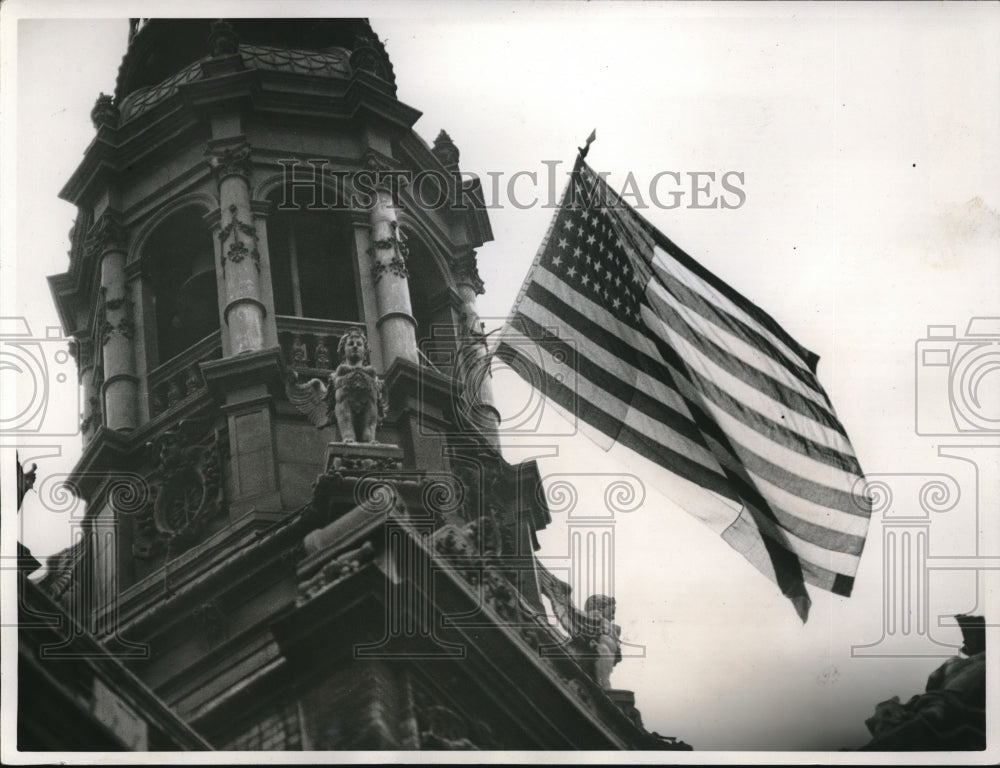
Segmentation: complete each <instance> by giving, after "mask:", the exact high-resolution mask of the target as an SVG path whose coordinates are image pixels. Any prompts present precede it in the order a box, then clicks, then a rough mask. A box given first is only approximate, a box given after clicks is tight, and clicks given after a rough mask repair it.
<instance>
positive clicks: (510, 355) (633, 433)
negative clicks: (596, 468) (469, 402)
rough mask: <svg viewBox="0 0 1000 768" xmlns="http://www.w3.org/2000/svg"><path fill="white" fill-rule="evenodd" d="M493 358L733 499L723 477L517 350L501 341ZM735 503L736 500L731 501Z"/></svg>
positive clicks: (627, 442) (612, 433) (604, 428)
mask: <svg viewBox="0 0 1000 768" xmlns="http://www.w3.org/2000/svg"><path fill="white" fill-rule="evenodd" d="M496 356H497V357H499V358H500V359H501V360H503V361H504V362H505V363H507V364H508V365H510V366H511V368H512V369H513V370H515V371H519V368H520V367H521V366H525V367H527V368H528V369H530V374H531V378H527V377H525V378H526V379H527V380H528V381H544V387H545V389H544V394H545V396H546V397H550V398H552V400H554V401H555V402H556V403H558V404H559V405H560V406H562V407H563V408H564V409H566V410H568V411H570V412H571V413H574V414H576V415H578V416H582V415H584V414H585V415H586V421H587V423H588V424H590V425H591V426H592V427H594V428H596V429H598V430H599V431H601V432H603V433H604V434H606V435H608V436H609V437H611V438H613V439H615V440H617V441H618V442H620V443H621V444H622V445H624V446H626V447H627V448H631V449H632V450H635V451H637V452H639V453H641V454H642V455H643V456H645V457H646V458H648V459H650V460H651V461H654V462H656V463H657V464H660V465H661V466H663V467H668V468H671V469H673V470H675V471H678V473H679V474H682V475H683V476H684V477H686V478H688V479H691V480H693V481H694V482H696V483H698V484H699V485H701V486H702V487H704V488H707V489H708V490H711V491H714V492H715V493H718V494H719V495H721V496H725V497H727V498H734V497H733V492H732V489H731V488H730V486H729V484H728V483H727V482H726V479H725V478H724V477H721V476H720V475H719V474H718V473H716V472H713V471H712V470H709V469H707V468H706V467H704V466H702V465H700V464H698V463H697V462H696V461H692V460H690V459H689V458H688V457H687V456H686V455H684V454H682V453H679V452H677V451H673V450H671V449H670V448H668V447H667V446H665V445H663V444H662V443H660V442H658V441H657V440H652V439H650V438H648V437H646V436H645V435H643V434H642V433H640V432H638V431H637V430H635V429H633V428H632V427H630V426H628V425H627V424H622V423H621V421H619V420H618V419H614V418H612V417H610V416H608V414H607V413H605V412H604V411H603V410H602V409H601V408H600V407H598V406H597V405H595V404H594V403H592V402H590V401H589V400H587V399H585V398H582V397H580V396H579V395H578V394H577V393H576V392H574V391H573V390H572V389H570V388H569V387H567V386H566V385H565V384H563V383H562V382H560V381H557V380H556V379H555V378H553V377H552V376H550V375H549V374H548V373H547V372H546V371H544V370H543V369H542V368H540V367H539V366H538V365H536V363H535V362H534V361H532V360H530V359H529V358H527V357H525V356H524V355H523V354H522V353H521V352H520V351H519V350H518V349H517V347H512V346H510V345H508V344H507V343H506V342H503V341H501V342H500V344H499V345H498V346H497V349H496ZM734 500H736V499H735V498H734Z"/></svg>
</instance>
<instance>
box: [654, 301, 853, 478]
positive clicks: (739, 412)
mask: <svg viewBox="0 0 1000 768" xmlns="http://www.w3.org/2000/svg"><path fill="white" fill-rule="evenodd" d="M650 322H651V323H656V322H658V321H657V320H656V319H655V318H651V319H650ZM670 342H671V338H670V336H669V334H668V333H666V332H664V334H663V336H662V337H661V338H660V339H659V343H660V344H662V345H663V346H664V347H666V348H668V349H671V352H672V354H673V350H672V347H670ZM668 370H669V371H671V372H672V373H673V374H674V379H675V380H680V379H686V380H687V381H689V382H690V383H691V384H692V385H693V386H694V387H697V388H698V389H699V391H701V392H703V394H704V400H703V402H705V405H706V406H707V405H708V403H712V404H713V405H715V406H717V407H718V408H719V409H721V411H722V412H724V413H726V414H728V415H729V416H730V417H731V418H732V419H733V420H734V422H733V423H739V424H742V425H745V426H746V427H748V428H749V429H752V430H753V431H754V432H755V433H757V434H759V435H760V436H761V437H762V438H767V439H769V440H770V441H771V442H772V443H773V444H774V445H777V446H781V447H782V448H783V449H787V450H791V451H795V452H797V453H798V454H800V455H801V456H803V457H805V458H810V459H815V460H816V461H819V462H822V463H823V464H827V465H830V466H833V467H837V468H839V469H842V470H844V471H846V472H851V473H854V472H857V471H858V470H859V467H858V462H857V459H856V458H855V457H854V456H853V455H847V454H843V453H841V452H840V451H837V450H836V449H834V448H831V447H829V446H827V445H824V444H822V443H819V442H816V441H814V440H811V439H809V438H807V437H805V436H803V435H801V434H800V433H798V432H796V431H794V430H792V429H789V428H788V427H787V426H785V424H782V423H780V422H779V421H778V420H777V419H780V418H782V417H784V421H785V422H790V421H791V416H790V415H789V414H788V412H785V413H784V414H782V413H780V412H778V413H776V414H774V415H775V416H777V419H776V418H769V417H767V416H765V415H763V414H761V413H760V411H758V410H757V409H754V408H750V407H748V406H747V404H746V402H745V401H744V400H741V399H739V398H737V397H735V396H734V395H732V394H731V393H730V392H727V391H726V390H725V389H723V388H722V387H720V386H718V385H716V383H715V382H713V381H711V380H710V379H708V378H706V377H705V376H702V375H701V374H699V373H698V372H697V371H694V370H692V369H691V368H690V367H689V368H687V370H685V371H683V372H681V371H678V369H677V368H676V367H674V366H668ZM689 399H691V398H689ZM819 436H822V435H819Z"/></svg>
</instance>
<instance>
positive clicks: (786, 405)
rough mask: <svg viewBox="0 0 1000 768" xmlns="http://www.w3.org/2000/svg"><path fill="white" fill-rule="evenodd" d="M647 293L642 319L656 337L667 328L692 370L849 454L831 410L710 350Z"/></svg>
mask: <svg viewBox="0 0 1000 768" xmlns="http://www.w3.org/2000/svg"><path fill="white" fill-rule="evenodd" d="M648 296H649V297H650V298H651V300H652V301H651V303H652V312H653V313H654V314H653V316H652V317H647V318H646V322H647V323H648V324H649V326H650V330H652V331H653V332H655V333H657V334H659V335H660V336H662V335H663V334H662V333H660V331H661V330H662V331H665V332H666V333H667V334H668V335H669V338H666V339H665V341H667V342H668V343H669V344H670V345H671V347H672V348H673V349H674V350H675V351H676V352H677V353H678V354H679V355H680V357H681V358H682V359H683V360H684V362H685V363H686V364H687V366H688V368H694V369H696V370H697V373H698V374H700V375H701V377H702V378H704V379H705V380H707V381H711V382H714V383H716V384H717V385H718V386H720V387H722V388H723V390H725V391H727V392H730V393H732V395H733V396H734V397H738V398H739V399H740V400H741V401H742V402H743V403H745V404H747V405H748V406H751V407H753V408H754V410H756V411H758V412H759V413H760V414H761V415H764V416H767V417H769V418H771V419H772V420H776V421H777V420H779V419H780V420H781V421H783V422H784V424H785V425H786V427H787V428H788V429H789V430H791V431H793V432H797V433H798V434H799V435H801V436H802V437H804V438H806V439H809V440H814V441H817V442H820V443H821V444H823V445H826V446H827V447H829V448H833V449H834V450H836V451H839V452H841V453H845V454H850V453H851V448H850V443H848V441H847V439H846V438H845V437H844V435H843V432H842V431H841V430H839V429H836V428H835V427H834V424H836V420H835V419H833V417H832V416H831V415H830V413H829V411H826V410H825V409H823V408H821V407H820V406H819V405H817V404H816V403H815V402H813V401H811V400H807V399H805V398H803V397H802V396H801V395H799V394H798V393H796V392H792V391H790V390H788V389H786V388H784V387H783V386H782V385H777V384H776V383H775V382H774V381H773V379H770V378H768V377H767V376H764V375H763V374H761V373H760V372H759V371H758V370H757V369H756V368H751V367H749V366H746V365H744V364H742V363H741V362H740V361H738V360H736V359H735V358H733V357H729V356H727V355H726V354H725V353H724V352H723V351H722V350H715V351H713V350H712V349H711V348H710V345H709V344H706V343H705V340H704V339H703V338H700V337H698V336H697V334H695V333H692V332H691V331H690V329H689V328H688V327H687V325H686V324H685V323H684V321H683V319H681V318H680V317H679V316H678V314H677V313H676V312H675V311H674V310H673V308H672V307H670V306H669V305H668V304H666V303H665V302H661V301H660V297H658V296H657V295H656V292H655V291H653V290H651V291H649V294H648ZM751 404H752V405H751ZM838 426H839V425H838Z"/></svg>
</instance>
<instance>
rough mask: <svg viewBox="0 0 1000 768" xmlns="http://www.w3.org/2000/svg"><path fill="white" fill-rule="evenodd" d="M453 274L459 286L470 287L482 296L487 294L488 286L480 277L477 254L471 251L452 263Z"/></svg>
mask: <svg viewBox="0 0 1000 768" xmlns="http://www.w3.org/2000/svg"><path fill="white" fill-rule="evenodd" d="M451 274H452V275H454V277H455V282H456V283H457V284H458V285H468V286H470V287H471V288H472V290H474V291H475V292H476V294H477V295H482V294H483V293H485V292H486V285H485V284H484V283H483V279H482V278H481V277H480V276H479V266H478V264H477V263H476V252H475V251H469V252H468V253H467V254H465V255H464V256H459V257H458V258H457V259H455V260H454V261H453V262H452V263H451Z"/></svg>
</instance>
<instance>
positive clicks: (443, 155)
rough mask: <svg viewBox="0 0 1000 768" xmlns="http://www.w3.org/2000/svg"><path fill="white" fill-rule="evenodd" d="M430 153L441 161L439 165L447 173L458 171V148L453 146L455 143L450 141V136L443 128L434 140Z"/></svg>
mask: <svg viewBox="0 0 1000 768" xmlns="http://www.w3.org/2000/svg"><path fill="white" fill-rule="evenodd" d="M431 151H432V152H433V153H434V156H435V157H436V158H437V159H438V160H440V161H441V165H443V166H444V167H445V168H447V169H448V170H449V171H457V170H458V158H459V152H458V147H456V146H455V142H454V141H452V140H451V136H449V135H448V132H447V131H445V130H444V129H443V128H442V129H441V132H440V133H439V134H438V135H437V138H436V139H434V148H433V149H432V150H431Z"/></svg>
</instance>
